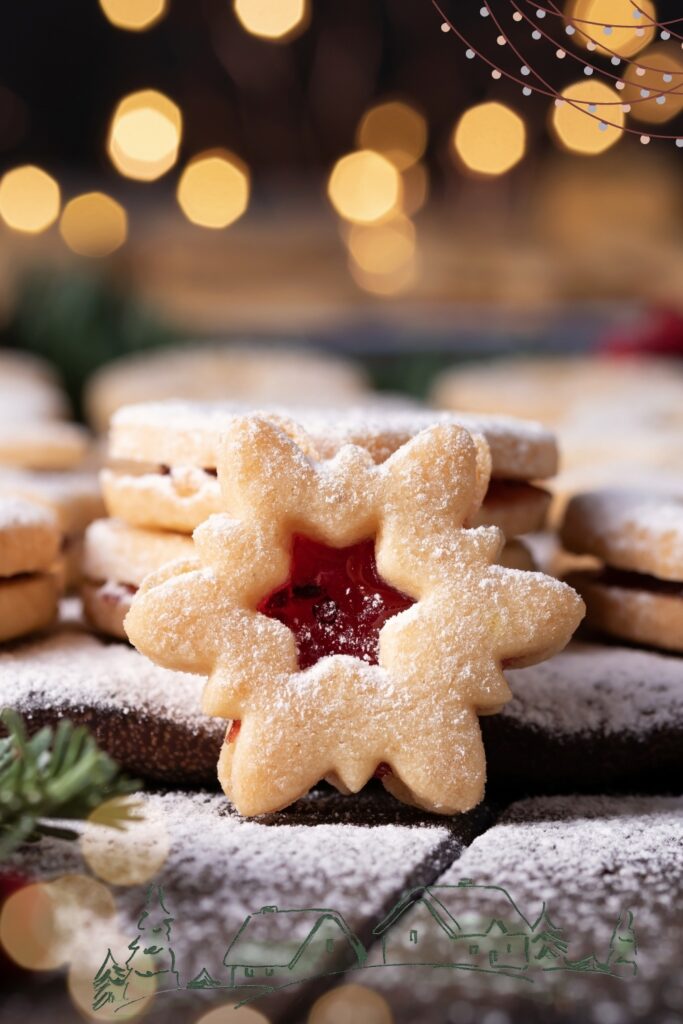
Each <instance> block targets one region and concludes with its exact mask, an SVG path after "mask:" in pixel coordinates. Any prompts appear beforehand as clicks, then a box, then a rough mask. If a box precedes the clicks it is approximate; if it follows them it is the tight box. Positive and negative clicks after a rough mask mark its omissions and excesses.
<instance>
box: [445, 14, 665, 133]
mask: <svg viewBox="0 0 683 1024" xmlns="http://www.w3.org/2000/svg"><path fill="white" fill-rule="evenodd" d="M445 2H446V0H432V6H433V7H434V9H435V11H436V12H437V14H438V15H439V18H440V19H441V24H442V25H445V26H446V27H447V28H448V32H449V35H450V36H451V38H452V39H453V41H454V42H455V43H456V44H458V45H459V46H461V47H462V51H463V52H464V55H465V57H466V58H469V59H472V60H474V59H477V60H479V61H481V62H482V63H483V64H484V65H485V66H487V67H488V69H489V71H490V73H491V75H492V77H493V78H494V79H498V80H500V79H506V80H507V81H508V82H510V83H513V84H515V85H517V86H518V87H519V88H520V89H521V91H522V93H523V95H525V96H531V95H532V94H536V95H537V96H541V97H545V98H546V99H547V100H548V101H550V102H551V103H556V102H557V101H558V100H559V101H561V102H562V98H563V91H564V89H565V81H566V72H567V71H570V70H571V67H572V66H575V67H574V71H575V73H576V74H577V75H578V74H583V76H584V77H585V79H586V81H588V82H589V84H591V83H593V84H595V85H596V86H599V85H605V86H607V87H608V88H610V89H612V90H614V89H616V90H619V91H621V90H624V89H626V83H625V82H624V80H623V78H622V76H621V75H620V74H619V66H620V64H621V63H622V61H623V60H624V59H629V58H630V57H633V55H634V54H635V53H639V54H641V51H642V50H643V49H644V48H645V47H647V46H648V44H649V43H650V42H651V40H652V39H653V38H654V37H655V35H659V37H660V39H663V40H664V41H665V42H666V41H667V40H669V41H670V45H671V47H672V48H673V50H675V51H678V49H679V48H681V47H683V16H678V17H674V18H669V19H668V20H667V21H658V20H657V17H656V10H655V6H654V2H653V0H638V3H636V2H635V0H568V3H567V4H566V5H565V10H564V11H563V10H562V8H561V7H560V6H559V3H558V2H557V0H544V2H543V4H542V6H538V7H537V8H536V10H535V12H534V11H533V4H531V3H528V2H525V0H500V2H497V3H493V0H484V3H483V5H482V7H481V8H480V11H479V13H480V14H481V15H482V17H483V19H484V20H485V22H486V23H487V27H486V28H484V29H482V30H481V31H479V32H478V33H477V42H476V44H475V42H474V41H473V37H471V36H470V34H469V27H467V28H465V27H463V28H461V27H460V23H459V19H460V18H461V17H462V16H463V13H464V5H455V4H454V5H453V14H452V16H450V17H449V15H448V14H447V13H446V11H445V9H444V6H443V4H444V3H445ZM510 13H511V14H512V17H511V19H510V18H509V15H510ZM619 19H622V20H619ZM539 35H540V39H539ZM501 36H502V37H503V38H504V40H505V45H504V46H503V47H501V46H500V42H499V39H500V37H501ZM529 36H531V37H532V38H531V40H530V39H529ZM546 46H549V47H550V48H551V54H552V55H553V56H554V57H555V60H556V61H557V62H558V63H557V64H555V63H554V62H552V61H551V63H550V64H548V63H547V62H546V61H542V58H543V57H544V56H545V55H546V54H547V50H546ZM586 51H588V59H587V55H586ZM505 53H508V54H509V59H508V61H507V63H506V64H503V63H501V62H500V61H501V58H502V54H505ZM594 53H595V54H597V60H598V61H599V62H598V63H594V59H593V54H594ZM641 56H642V59H641ZM641 56H639V58H638V67H640V66H641V63H642V64H645V61H644V55H641ZM606 57H609V63H608V65H607V67H605V60H604V58H606ZM560 62H561V64H560ZM561 66H562V78H563V80H562V81H561V82H559V83H558V82H557V81H556V80H554V78H556V75H555V71H556V69H557V70H559V68H560V67H561ZM659 70H660V69H659V67H657V66H654V65H653V66H652V67H644V68H641V70H640V72H638V73H639V74H644V73H646V72H655V73H656V72H658V71H659ZM644 87H645V86H642V88H644ZM678 92H680V90H678V89H676V88H672V86H671V84H669V85H668V86H667V84H666V83H665V81H664V80H663V75H662V81H659V82H658V81H657V75H656V74H655V80H654V82H653V83H652V85H651V86H648V94H646V95H639V96H637V97H635V99H631V100H630V104H629V103H627V104H625V105H624V106H626V108H627V109H626V110H624V109H622V101H621V97H616V99H615V100H613V101H610V103H605V102H604V100H603V101H602V102H601V95H603V94H602V93H601V91H600V89H599V88H598V89H595V90H594V91H593V93H592V97H593V102H590V101H589V102H587V103H584V104H583V105H582V108H581V110H580V111H579V113H583V114H584V115H585V117H586V119H590V118H593V119H594V121H595V127H596V129H597V131H598V132H599V133H601V134H604V133H605V132H607V135H606V138H611V140H612V143H611V144H613V142H614V141H615V139H616V138H618V137H619V135H621V133H622V132H629V133H631V134H633V135H636V136H638V137H640V136H641V130H640V129H639V128H638V127H637V126H632V125H630V124H628V123H625V122H624V118H623V116H622V115H623V114H624V113H629V111H628V106H629V105H630V107H631V111H630V112H632V113H633V116H634V117H636V116H637V115H636V108H637V107H638V106H643V107H644V108H645V110H646V112H647V111H650V110H652V109H653V108H656V111H657V113H656V114H655V116H653V117H650V116H648V117H647V118H645V117H643V118H641V120H651V121H653V122H655V123H657V122H662V121H665V120H668V119H669V114H668V110H669V109H670V108H668V107H667V105H668V104H669V101H670V99H671V98H672V96H673V95H674V94H676V93H678ZM599 106H602V107H603V108H609V109H603V110H602V111H601V113H600V115H598V114H597V113H595V112H594V111H593V110H592V109H591V108H592V107H599ZM554 116H555V115H554V114H553V118H554ZM610 128H614V129H615V130H616V132H617V134H616V136H614V135H613V134H611V133H610V132H609V129H610ZM680 134H681V133H680V132H678V133H676V134H667V133H665V132H661V131H660V132H653V131H650V132H648V135H647V139H648V142H649V141H650V139H666V140H669V141H671V142H674V143H675V144H676V146H677V147H678V148H679V149H683V146H682V145H680V144H679V140H680ZM641 141H642V140H641ZM604 142H605V139H603V140H602V144H603V145H604ZM592 147H593V144H592V143H591V144H590V145H588V146H587V148H581V149H579V150H577V151H579V152H586V153H588V152H596V151H600V150H599V149H598V150H595V149H593V148H592Z"/></svg>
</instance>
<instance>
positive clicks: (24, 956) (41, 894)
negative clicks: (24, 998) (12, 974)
mask: <svg viewBox="0 0 683 1024" xmlns="http://www.w3.org/2000/svg"><path fill="white" fill-rule="evenodd" d="M51 920H52V901H51V899H50V893H49V890H48V887H47V885H43V884H41V883H36V884H34V885H27V886H24V888H23V889H19V890H18V891H17V892H14V893H12V895H11V896H9V897H8V898H7V899H6V900H5V902H4V903H3V905H2V911H1V912H0V945H1V946H2V948H3V949H4V951H5V952H6V953H7V955H8V956H9V957H11V958H12V960H14V962H15V963H17V964H19V966H20V967H24V968H26V969H27V970H30V971H40V970H51V969H52V968H53V967H58V966H59V964H60V963H62V961H61V960H59V959H58V960H57V962H56V963H55V962H54V957H53V952H52V935H51V929H50V922H51Z"/></svg>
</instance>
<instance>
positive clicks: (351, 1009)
mask: <svg viewBox="0 0 683 1024" xmlns="http://www.w3.org/2000/svg"><path fill="white" fill-rule="evenodd" d="M393 1020H394V1016H393V1014H392V1012H391V1007H390V1006H389V1004H388V1003H387V1001H386V999H385V998H384V997H383V996H381V995H380V994H379V992H374V991H373V990H372V989H371V988H366V987H365V985H341V986H340V987H339V988H335V989H332V991H331V992H326V993H325V995H324V996H321V997H320V999H318V1000H317V1001H316V1002H315V1003H314V1004H313V1006H312V1008H311V1012H310V1014H309V1016H308V1024H357V1022H358V1021H362V1022H363V1024H393Z"/></svg>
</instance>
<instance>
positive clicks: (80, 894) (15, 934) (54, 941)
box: [0, 875, 116, 971]
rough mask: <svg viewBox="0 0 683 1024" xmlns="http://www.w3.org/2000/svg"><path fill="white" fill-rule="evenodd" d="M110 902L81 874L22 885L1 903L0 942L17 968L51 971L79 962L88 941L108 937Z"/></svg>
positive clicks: (112, 921)
mask: <svg viewBox="0 0 683 1024" xmlns="http://www.w3.org/2000/svg"><path fill="white" fill-rule="evenodd" d="M115 929H116V908H115V905H114V900H113V897H112V895H111V893H110V892H109V890H108V889H106V888H105V887H104V886H103V885H102V884H101V883H100V882H98V881H96V880H95V879H94V878H90V877H88V876H87V875H62V876H60V877H59V878H57V879H55V880H54V881H52V882H44V883H39V884H35V885H29V886H26V887H25V888H23V889H20V890H19V891H18V892H16V893H14V894H13V895H12V896H11V897H10V898H9V899H8V900H7V901H6V902H5V904H4V905H3V909H2V914H1V915H0V944H1V945H2V946H3V948H4V949H5V950H6V952H7V953H8V955H9V956H11V957H12V959H13V960H15V961H16V962H17V963H18V964H20V965H21V966H22V967H26V968H28V969H30V970H34V971H52V970H56V969H57V968H59V967H61V966H63V965H64V964H66V963H70V962H72V961H74V962H79V961H80V960H81V959H82V958H83V957H84V956H86V955H87V953H88V950H89V949H90V948H91V946H92V944H93V943H97V942H104V943H105V944H106V943H108V942H110V941H111V938H110V937H111V936H112V935H113V934H114V932H115Z"/></svg>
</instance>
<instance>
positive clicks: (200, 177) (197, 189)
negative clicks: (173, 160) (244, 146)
mask: <svg viewBox="0 0 683 1024" xmlns="http://www.w3.org/2000/svg"><path fill="white" fill-rule="evenodd" d="M249 190H250V183H249V171H248V169H247V167H246V166H245V165H244V164H243V163H242V161H241V160H240V159H239V158H238V157H236V156H235V154H234V153H230V152H229V151H228V150H226V149H223V150H210V151H208V152H206V153H200V154H199V155H198V156H196V157H195V158H194V159H193V160H191V161H190V163H189V164H188V165H187V167H186V168H185V170H184V171H183V173H182V175H181V177H180V181H179V182H178V190H177V198H178V203H179V205H180V208H181V210H182V211H183V213H184V214H185V216H186V217H187V219H188V220H189V221H192V223H193V224H199V225H200V227H203V228H227V226H228V225H229V224H233V223H234V222H235V221H236V220H237V219H238V218H239V217H241V216H242V214H243V213H244V212H245V210H246V209H247V206H248V205H249Z"/></svg>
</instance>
